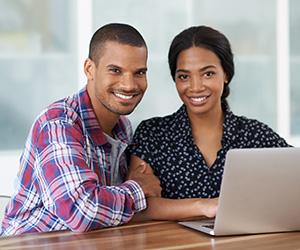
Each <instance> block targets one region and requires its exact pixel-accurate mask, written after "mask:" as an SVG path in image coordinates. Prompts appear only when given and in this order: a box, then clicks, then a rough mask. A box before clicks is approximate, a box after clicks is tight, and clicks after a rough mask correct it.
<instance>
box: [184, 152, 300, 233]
mask: <svg viewBox="0 0 300 250" xmlns="http://www.w3.org/2000/svg"><path fill="white" fill-rule="evenodd" d="M179 224H181V225H184V226H187V227H190V228H193V229H196V230H199V231H201V232H204V233H208V234H210V235H214V236H225V235H241V234H257V233H270V232H285V231H299V230H300V148H260V149H232V150H229V151H228V153H227V156H226V162H225V167H224V173H223V180H222V184H221V190H220V196H219V203H218V210H217V215H216V218H215V220H207V221H182V222H179Z"/></svg>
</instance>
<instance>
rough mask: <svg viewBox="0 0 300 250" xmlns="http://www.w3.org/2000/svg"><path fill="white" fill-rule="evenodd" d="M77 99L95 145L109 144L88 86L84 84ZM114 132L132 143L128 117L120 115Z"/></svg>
mask: <svg viewBox="0 0 300 250" xmlns="http://www.w3.org/2000/svg"><path fill="white" fill-rule="evenodd" d="M77 99H78V105H79V115H80V117H81V118H82V120H83V123H84V125H85V128H86V130H87V132H88V134H89V137H90V139H91V140H92V142H93V144H94V145H95V146H102V145H104V144H107V143H108V141H107V139H106V137H105V135H104V133H103V131H102V130H101V128H100V126H99V124H98V120H97V117H96V114H95V112H94V109H93V107H92V104H91V100H90V97H89V95H88V92H87V86H84V87H83V88H82V89H81V90H80V91H79V92H78V94H77ZM128 128H129V131H128ZM113 132H114V134H115V136H116V138H118V139H119V140H121V141H123V142H125V143H126V144H130V143H131V136H130V134H131V133H132V132H131V124H130V122H129V120H128V119H127V118H126V117H124V116H120V118H119V120H118V122H117V124H116V126H115V127H114V130H113Z"/></svg>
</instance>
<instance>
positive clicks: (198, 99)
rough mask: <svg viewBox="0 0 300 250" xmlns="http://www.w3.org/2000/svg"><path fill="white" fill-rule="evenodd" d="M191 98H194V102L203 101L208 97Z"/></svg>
mask: <svg viewBox="0 0 300 250" xmlns="http://www.w3.org/2000/svg"><path fill="white" fill-rule="evenodd" d="M191 99H192V101H194V102H202V101H204V100H205V99H206V97H200V98H191Z"/></svg>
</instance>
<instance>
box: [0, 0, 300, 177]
mask: <svg viewBox="0 0 300 250" xmlns="http://www.w3.org/2000/svg"><path fill="white" fill-rule="evenodd" d="M110 22H125V23H129V24H131V25H133V26H134V27H136V28H137V29H138V30H139V31H140V32H141V33H142V35H143V36H144V38H145V40H146V42H147V44H148V48H149V59H148V68H149V71H148V72H147V75H148V90H147V92H146V94H145V97H144V98H143V100H142V102H141V104H140V105H139V106H138V107H137V109H136V110H135V112H134V113H133V114H131V115H130V119H131V121H132V123H133V127H134V128H135V127H136V126H137V125H138V123H139V122H140V121H141V120H143V119H147V118H149V117H153V116H162V115H166V114H170V113H172V112H174V111H176V110H177V109H178V108H179V106H180V105H181V101H180V99H179V97H178V95H177V92H176V89H175V84H174V82H173V80H172V78H171V76H170V73H169V69H168V63H167V54H168V49H169V45H170V43H171V41H172V39H173V38H174V36H175V35H176V34H178V33H179V32H180V31H182V30H183V29H185V28H187V27H190V26H192V25H200V24H203V25H208V26H212V27H214V28H216V29H218V30H220V31H221V32H222V33H224V34H225V35H226V36H227V37H228V38H229V40H230V42H231V44H232V49H233V52H234V55H235V65H236V74H235V76H234V78H233V81H232V82H231V94H230V96H229V103H230V106H231V108H232V110H233V111H234V112H235V113H237V114H243V115H246V116H248V117H251V118H256V119H258V120H261V121H263V122H265V123H267V124H268V125H270V126H271V127H272V128H273V129H274V130H276V131H277V132H279V134H281V135H282V136H284V137H285V138H286V139H287V141H288V142H289V143H291V144H292V145H295V146H300V108H299V107H300V84H299V82H298V79H299V78H300V71H299V68H300V2H299V1H298V0H276V1H274V0H264V1H261V0H253V1H246V0H242V1H241V0H227V1H223V0H163V1H162V0H144V1H139V0H115V1H105V0H77V1H74V0H14V1H11V0H1V1H0V84H1V92H0V104H1V105H0V113H1V119H0V171H2V172H3V171H4V169H5V171H6V170H7V169H10V171H12V172H13V173H15V172H16V169H17V168H18V162H17V159H18V158H19V157H20V154H21V150H22V149H23V147H24V144H25V140H26V137H27V135H28V132H29V129H30V126H31V125H32V123H33V121H34V119H35V118H36V116H37V115H38V113H39V112H41V110H42V109H43V108H45V107H46V106H48V105H49V104H50V103H52V102H53V101H55V100H58V99H60V98H63V97H65V96H67V95H71V94H73V93H75V92H76V91H77V90H78V89H79V88H81V87H82V86H83V85H84V84H85V83H86V78H85V76H84V72H83V62H84V59H85V58H86V57H87V55H88V44H89V40H90V38H91V35H92V33H93V32H94V31H95V30H96V29H98V28H99V27H100V26H102V25H104V24H106V23H110ZM286 34H287V35H286ZM282 45H283V46H282ZM282 58H283V59H282ZM1 178H2V177H1ZM3 178H6V177H3ZM0 182H2V179H1V180H0Z"/></svg>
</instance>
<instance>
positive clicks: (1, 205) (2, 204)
mask: <svg viewBox="0 0 300 250" xmlns="http://www.w3.org/2000/svg"><path fill="white" fill-rule="evenodd" d="M9 199H10V197H9V196H7V195H0V226H1V223H2V220H3V218H4V212H5V208H6V205H7V203H8V201H9Z"/></svg>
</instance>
